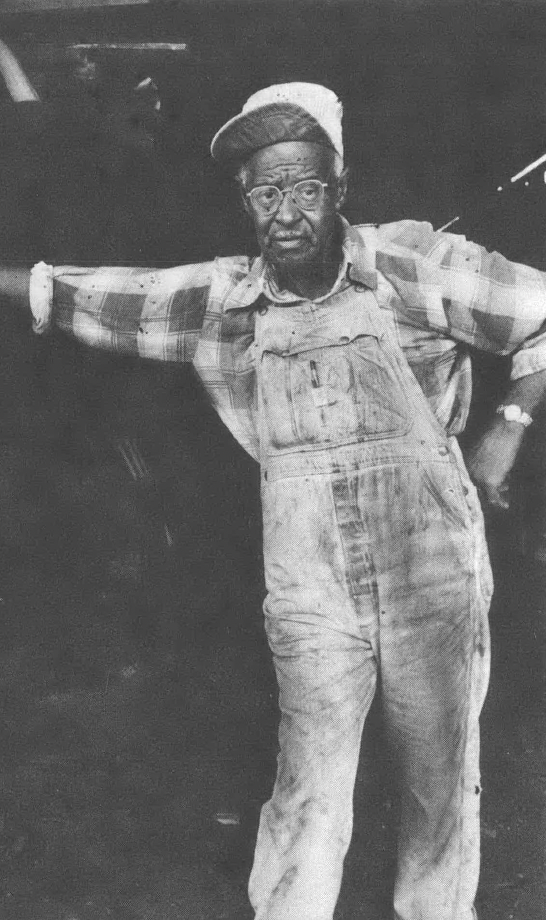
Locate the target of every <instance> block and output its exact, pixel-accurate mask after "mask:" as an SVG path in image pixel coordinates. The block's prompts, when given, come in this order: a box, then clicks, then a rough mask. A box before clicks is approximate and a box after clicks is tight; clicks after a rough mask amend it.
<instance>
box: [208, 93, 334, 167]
mask: <svg viewBox="0 0 546 920" xmlns="http://www.w3.org/2000/svg"><path fill="white" fill-rule="evenodd" d="M283 141H309V142H312V143H316V144H324V145H327V146H328V147H332V149H335V148H334V146H333V144H332V141H331V139H330V138H329V137H328V135H327V133H326V131H325V130H324V129H323V128H322V127H321V126H320V125H319V123H318V121H315V119H314V118H313V116H312V115H310V114H309V112H307V111H306V110H305V109H302V108H300V107H299V106H297V105H293V104H292V103H287V102H273V103H271V104H270V105H266V106H263V107H262V108H259V109H255V110H253V111H251V112H247V113H245V114H240V115H236V116H235V118H231V119H230V121H228V122H226V124H225V125H224V126H223V127H222V128H220V130H219V131H218V133H217V134H216V135H215V137H214V138H213V140H212V143H211V146H210V152H211V154H212V156H213V157H214V159H215V160H218V161H219V162H221V163H225V164H231V163H241V162H243V161H244V160H245V159H247V158H248V157H249V156H251V155H252V154H253V153H255V152H256V151H257V150H261V149H262V148H263V147H269V146H271V144H279V143H282V142H283Z"/></svg>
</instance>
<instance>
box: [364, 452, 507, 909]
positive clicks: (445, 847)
mask: <svg viewBox="0 0 546 920" xmlns="http://www.w3.org/2000/svg"><path fill="white" fill-rule="evenodd" d="M413 494H414V496H415V497H416V499H417V501H416V504H415V507H416V508H419V509H420V510H419V512H418V515H417V517H420V521H419V520H417V519H416V516H415V515H414V516H413V526H414V527H415V534H417V542H415V541H414V539H413V535H411V534H410V539H409V540H408V541H407V545H406V549H405V552H404V554H400V555H397V553H396V552H392V553H391V560H397V562H398V563H400V564H399V565H396V564H394V565H391V568H390V570H388V569H387V567H385V572H384V578H383V589H384V590H383V598H382V602H381V633H380V635H381V638H380V647H381V674H382V697H383V701H384V710H385V719H386V725H387V732H388V736H389V739H390V743H391V746H392V751H393V754H394V759H395V763H396V766H397V770H398V775H399V779H400V792H401V827H400V838H399V859H398V873H397V879H396V887H395V901H394V904H395V918H396V920H471V918H472V917H473V916H474V914H473V903H474V897H475V894H476V888H477V884H478V873H479V802H480V770H479V725H478V719H479V714H480V711H481V708H482V705H483V702H484V698H485V693H486V688H487V681H488V674H489V632H488V624H487V613H486V610H487V603H486V598H484V596H483V594H482V592H481V590H480V577H479V576H480V571H479V570H480V566H481V563H482V558H483V556H482V550H483V546H482V532H481V528H480V527H478V528H477V529H475V528H474V526H473V522H472V520H471V516H470V515H469V513H468V506H463V505H460V504H458V502H459V498H458V489H457V482H456V478H454V477H453V476H452V474H451V473H449V472H448V473H446V471H445V470H441V471H437V474H436V475H434V474H432V476H431V477H429V475H428V474H427V475H426V476H425V479H424V480H423V482H422V483H421V488H419V489H418V490H417V491H415V490H414V491H413ZM461 494H462V493H461ZM403 529H404V527H402V530H403Z"/></svg>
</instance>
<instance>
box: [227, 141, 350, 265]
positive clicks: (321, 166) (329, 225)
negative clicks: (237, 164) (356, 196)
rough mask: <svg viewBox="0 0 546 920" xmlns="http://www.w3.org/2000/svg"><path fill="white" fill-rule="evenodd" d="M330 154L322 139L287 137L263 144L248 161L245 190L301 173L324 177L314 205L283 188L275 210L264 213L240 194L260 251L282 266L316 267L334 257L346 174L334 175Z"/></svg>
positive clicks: (289, 183) (287, 185)
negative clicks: (303, 204) (306, 206)
mask: <svg viewBox="0 0 546 920" xmlns="http://www.w3.org/2000/svg"><path fill="white" fill-rule="evenodd" d="M334 158H335V154H334V152H333V151H331V150H330V149H329V148H328V147H324V146H322V145H321V144H311V143H308V142H302V141H297V142H296V141H290V142H285V143H282V144H273V145H272V146H271V147H264V148H263V149H262V150H258V151H257V152H256V153H255V154H254V155H253V156H252V157H251V158H250V160H249V161H248V162H247V163H246V172H245V189H244V191H245V192H250V191H251V190H252V189H253V188H256V187H258V186H261V185H274V186H276V187H277V188H278V189H280V190H281V191H284V190H285V189H291V188H292V187H293V186H294V185H295V183H296V182H301V181H302V180H303V179H318V180H319V181H320V182H327V183H328V188H325V189H324V195H323V197H322V200H321V201H320V202H319V204H318V205H317V207H316V209H314V210H304V209H301V208H299V207H298V205H297V204H296V203H295V202H294V201H293V200H292V197H291V195H290V194H287V195H284V196H283V200H282V203H281V205H280V206H279V208H278V210H277V211H276V212H275V213H274V214H272V215H267V214H261V213H260V212H259V211H258V210H256V209H255V208H254V207H253V206H252V205H251V204H250V201H249V199H248V198H245V199H244V200H245V207H246V209H247V211H248V213H249V214H250V215H251V217H252V219H253V222H254V227H255V230H256V236H257V239H258V245H259V247H260V249H261V251H262V255H263V256H264V258H265V260H266V261H267V262H268V263H270V264H272V265H273V266H275V267H276V268H277V269H280V270H281V272H282V270H283V269H284V270H286V271H291V272H294V271H296V272H297V270H298V268H301V269H302V270H305V269H308V268H309V267H311V266H314V265H316V266H317V267H318V266H319V265H321V264H323V263H324V261H325V260H327V259H329V258H332V254H333V251H334V239H335V233H336V223H337V221H336V215H337V211H338V209H339V207H340V205H341V203H342V201H343V197H344V188H345V183H344V178H342V179H341V180H338V179H337V178H336V176H335V172H334Z"/></svg>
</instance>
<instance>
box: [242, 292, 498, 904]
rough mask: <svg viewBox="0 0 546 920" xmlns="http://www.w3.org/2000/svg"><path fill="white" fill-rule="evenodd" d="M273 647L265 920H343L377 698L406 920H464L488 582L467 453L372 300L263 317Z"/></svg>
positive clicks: (261, 395)
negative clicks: (275, 718)
mask: <svg viewBox="0 0 546 920" xmlns="http://www.w3.org/2000/svg"><path fill="white" fill-rule="evenodd" d="M255 350H256V366H257V375H258V399H259V409H260V411H259V417H260V419H261V422H260V425H261V431H260V441H261V464H262V501H263V514H264V554H265V570H266V584H267V590H268V595H267V598H266V601H265V605H264V609H265V619H266V629H267V635H268V639H269V643H270V646H271V650H272V652H273V656H274V662H275V667H276V672H277V678H278V682H279V689H280V706H281V713H282V718H281V725H280V733H279V738H280V754H279V759H278V773H277V780H276V783H275V788H274V791H273V795H272V798H271V800H270V801H269V802H268V803H267V804H266V805H265V806H264V807H263V809H262V815H261V821H260V829H259V834H258V841H257V846H256V854H255V861H254V867H253V870H252V875H251V879H250V886H249V891H250V899H251V902H252V905H253V907H254V909H255V910H256V920H331V918H332V915H333V911H334V907H335V904H336V900H337V897H338V893H339V888H340V883H341V875H342V866H343V859H344V856H345V853H346V850H347V847H348V845H349V841H350V837H351V829H352V800H353V787H354V782H355V774H356V769H357V762H358V756H359V747H360V739H361V734H362V729H363V724H364V720H365V718H366V715H367V713H368V710H369V707H370V704H371V701H372V698H373V696H374V692H375V689H376V685H377V682H378V681H379V682H380V687H381V695H382V705H383V714H384V720H385V726H386V732H387V736H388V739H389V742H390V744H391V746H392V756H393V758H394V765H395V768H396V770H397V773H398V774H399V776H400V779H401V828H400V837H399V853H398V870H397V878H396V886H395V900H394V917H395V918H396V920H470V918H471V917H472V916H473V907H472V905H473V901H474V895H475V892H476V887H477V880H478V868H479V799H480V778H479V764H478V761H479V736H478V716H479V712H480V709H481V707H482V704H483V700H484V696H485V692H486V685H487V679H488V666H489V637H488V627H487V618H486V615H487V607H488V604H489V600H490V594H491V583H490V569H489V564H488V561H487V553H486V548H485V541H484V533H483V523H482V517H481V511H480V509H479V504H478V500H477V496H476V492H475V489H474V487H473V485H472V484H471V482H470V481H469V479H468V475H467V474H466V471H465V469H464V464H463V462H462V459H461V457H460V453H459V450H458V446H457V444H456V442H455V440H454V439H449V438H447V436H446V434H445V432H444V431H443V429H442V428H441V427H440V425H439V424H438V423H437V421H436V419H435V417H434V415H433V413H432V410H431V408H430V407H429V404H428V402H427V400H426V398H425V396H424V394H423V392H422V390H421V389H420V387H419V385H418V383H417V381H416V379H415V377H414V376H413V373H412V372H411V370H410V368H409V366H408V364H407V361H406V359H405V357H404V355H403V353H402V350H401V349H400V347H399V345H398V344H397V342H396V335H395V332H394V329H392V328H391V327H390V315H389V314H387V313H384V312H383V311H381V310H380V309H379V307H378V305H377V302H376V299H375V297H374V295H373V293H372V292H371V291H369V290H363V289H360V290H356V289H355V288H354V287H350V288H348V289H346V290H344V291H341V292H339V293H337V294H335V295H333V296H332V297H330V298H329V299H328V305H327V306H324V305H322V304H320V303H319V304H314V303H310V302H305V303H302V304H297V305H294V306H289V307H286V306H279V305H275V304H271V305H270V306H269V307H268V308H267V309H263V310H262V311H261V312H260V313H259V314H257V316H256V337H255Z"/></svg>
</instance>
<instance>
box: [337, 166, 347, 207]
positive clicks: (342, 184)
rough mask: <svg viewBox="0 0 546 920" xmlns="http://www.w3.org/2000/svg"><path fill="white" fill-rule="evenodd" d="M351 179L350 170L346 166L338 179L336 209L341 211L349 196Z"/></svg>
mask: <svg viewBox="0 0 546 920" xmlns="http://www.w3.org/2000/svg"><path fill="white" fill-rule="evenodd" d="M348 179H349V170H348V168H347V167H346V166H345V167H344V168H343V170H342V172H341V175H340V177H339V179H338V180H337V195H336V211H339V210H340V209H341V208H342V206H343V204H344V202H345V199H346V197H347V181H348Z"/></svg>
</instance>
